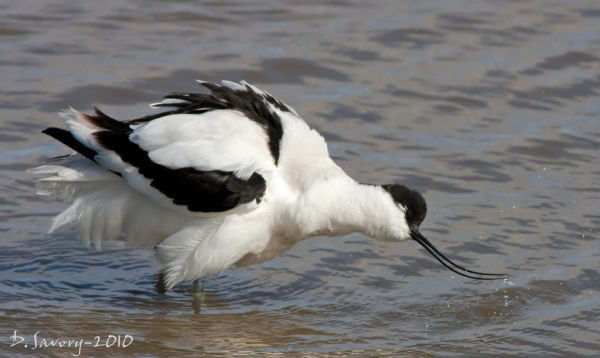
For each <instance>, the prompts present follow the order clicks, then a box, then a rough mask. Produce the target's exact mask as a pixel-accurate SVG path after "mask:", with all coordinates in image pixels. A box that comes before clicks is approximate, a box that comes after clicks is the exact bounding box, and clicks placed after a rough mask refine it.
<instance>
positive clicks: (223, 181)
mask: <svg viewBox="0 0 600 358" xmlns="http://www.w3.org/2000/svg"><path fill="white" fill-rule="evenodd" d="M199 82H200V83H201V84H202V85H203V86H204V87H206V88H207V89H208V91H207V92H206V93H172V94H169V95H167V96H165V99H164V100H163V101H162V102H160V103H155V104H153V105H152V106H153V107H155V108H164V110H163V111H162V112H160V113H157V114H153V115H147V116H143V117H139V118H135V119H132V120H128V121H119V120H115V119H113V118H111V117H109V116H107V115H106V114H104V113H102V112H101V111H100V110H98V109H95V114H93V115H88V114H84V113H81V112H78V111H76V110H74V109H71V110H70V111H67V112H64V113H61V116H62V118H63V119H64V120H65V122H66V123H67V125H68V127H69V130H65V129H60V128H48V129H45V130H44V131H43V132H44V133H46V134H48V135H50V136H52V137H53V138H55V139H57V140H58V141H60V142H62V143H64V144H65V145H67V146H69V147H71V148H72V149H74V150H75V151H76V153H73V154H72V155H69V156H67V157H66V158H64V159H63V161H64V162H63V163H61V164H60V165H44V166H41V167H38V168H35V169H32V170H30V171H31V172H32V173H34V174H43V175H45V177H42V178H40V179H38V193H40V194H45V195H53V196H55V197H58V198H60V199H63V200H65V201H68V202H71V205H70V206H69V207H68V208H67V209H66V210H64V211H63V212H62V213H60V214H59V215H58V216H57V217H55V218H54V219H53V223H52V226H51V229H50V231H53V230H55V229H57V228H59V227H61V226H63V225H66V224H75V225H76V226H78V227H79V230H80V233H81V236H82V238H83V239H84V240H85V241H87V242H88V243H91V244H93V245H95V246H98V247H99V246H100V245H101V243H102V241H104V240H111V239H116V238H117V237H120V236H123V237H124V238H125V240H126V241H127V242H128V243H129V244H132V245H135V246H146V247H154V248H155V250H156V255H157V258H158V261H159V263H160V264H161V265H162V267H161V269H162V272H163V273H164V275H165V278H166V284H167V286H168V287H172V286H173V285H175V284H177V283H178V282H180V281H183V280H198V279H199V278H201V277H204V276H208V275H213V274H216V273H219V272H221V271H222V270H225V269H226V268H228V267H231V266H244V265H249V264H255V263H260V262H264V261H266V260H269V259H271V258H273V257H275V256H277V255H279V254H280V253H281V252H283V251H284V250H286V249H288V248H289V247H291V246H292V245H294V244H295V243H296V242H298V241H300V240H303V239H306V238H308V237H311V236H316V235H328V236H338V235H345V234H348V233H351V232H362V233H364V234H365V235H368V236H371V237H374V238H378V239H384V240H397V241H402V240H407V239H413V240H415V241H416V242H418V243H419V244H420V245H421V246H423V247H424V248H425V250H427V251H428V252H429V253H430V254H431V255H432V256H433V257H434V258H435V259H437V260H438V261H439V262H440V263H442V264H443V265H444V266H446V267H447V268H448V269H450V270H452V271H454V272H455V273H457V274H459V275H461V276H465V277H469V278H473V279H479V280H489V279H503V278H504V276H505V275H504V274H494V273H484V272H477V271H472V270H469V269H466V268H464V267H463V266H460V265H457V264H455V263H454V262H452V261H451V260H450V259H448V258H447V257H446V256H444V255H443V254H442V253H441V252H440V251H439V250H438V249H436V248H435V247H434V246H433V244H432V243H431V242H430V241H429V240H427V239H426V238H425V237H424V236H423V235H422V234H421V233H420V232H419V230H418V228H419V225H420V224H421V222H422V221H423V219H425V214H426V211H427V206H426V204H425V200H424V199H423V197H422V196H421V194H419V193H418V192H416V191H414V190H411V189H409V188H407V187H405V186H403V185H400V184H390V185H369V184H360V183H357V182H356V181H354V180H353V179H352V178H350V177H349V176H348V175H347V174H346V173H345V172H344V171H343V170H342V169H341V168H340V167H339V166H337V165H336V164H335V163H334V162H333V160H332V159H331V158H330V157H329V153H328V150H327V145H326V143H325V140H324V139H323V137H322V136H321V135H319V133H317V132H316V131H315V130H313V129H311V128H310V127H309V126H308V125H307V124H306V122H304V120H302V118H300V116H299V115H298V114H297V113H296V111H294V109H292V108H291V107H290V106H288V105H286V104H284V103H283V102H281V101H279V100H277V99H275V98H274V97H273V96H271V95H270V94H269V93H267V92H264V91H261V90H260V89H258V88H256V87H255V86H252V85H250V84H248V83H246V82H240V83H234V82H229V81H223V82H222V84H220V85H219V84H212V83H207V82H201V81H199ZM196 282H197V281H196Z"/></svg>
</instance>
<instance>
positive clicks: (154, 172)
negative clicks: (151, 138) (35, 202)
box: [44, 109, 266, 212]
mask: <svg viewBox="0 0 600 358" xmlns="http://www.w3.org/2000/svg"><path fill="white" fill-rule="evenodd" d="M95 111H96V114H95V115H94V116H92V115H83V116H84V117H83V118H84V119H86V120H87V121H89V122H90V123H91V124H93V125H94V126H96V127H98V128H99V130H98V131H97V132H95V133H94V134H93V135H94V137H95V138H96V140H97V142H98V143H99V144H100V145H101V146H103V147H104V148H106V149H108V150H111V151H113V152H115V153H117V154H118V155H119V156H120V157H121V159H122V160H123V161H124V162H127V163H129V164H131V165H133V166H134V167H136V168H138V171H139V173H140V174H141V175H143V176H144V177H146V178H148V179H149V180H150V184H151V185H152V186H153V187H154V188H156V189H158V190H159V191H160V192H161V193H163V194H164V195H165V196H167V197H169V198H171V199H172V200H173V203H174V204H176V205H183V206H186V207H187V208H188V209H189V210H190V211H193V212H221V211H226V210H229V209H233V208H234V207H236V206H237V205H239V204H244V203H249V202H251V201H252V200H257V201H259V200H260V199H261V198H262V196H263V194H264V192H265V189H266V182H265V180H264V178H263V177H262V176H261V175H260V174H258V173H253V174H252V176H250V178H248V179H247V180H243V179H240V178H238V177H236V176H235V175H234V174H233V173H232V172H225V171H220V170H211V171H199V170H196V169H194V168H179V169H171V168H167V167H165V166H162V165H160V164H157V163H155V162H153V161H152V160H151V159H150V157H149V156H148V153H147V152H146V151H144V150H143V149H142V148H140V147H139V146H138V145H137V144H135V143H132V142H131V141H129V134H130V133H131V132H132V129H131V128H130V126H129V125H128V124H127V123H124V122H120V121H117V120H116V119H113V118H110V117H108V116H107V115H105V114H104V113H102V112H100V111H99V110H98V109H95ZM44 133H47V134H49V135H50V136H52V137H54V138H56V139H58V140H59V141H61V142H63V143H65V144H66V145H68V146H70V147H71V148H73V149H75V150H76V151H78V152H80V153H81V154H83V155H84V156H86V157H87V158H90V159H92V160H94V156H95V155H96V152H95V151H94V150H92V149H90V148H87V147H85V146H84V145H83V144H81V143H80V142H78V141H77V140H76V139H75V138H74V137H73V135H71V133H69V132H67V131H65V130H62V129H58V128H48V129H47V130H45V131H44ZM117 174H119V173H117Z"/></svg>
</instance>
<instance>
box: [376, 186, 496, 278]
mask: <svg viewBox="0 0 600 358" xmlns="http://www.w3.org/2000/svg"><path fill="white" fill-rule="evenodd" d="M382 188H383V189H384V190H385V191H387V193H388V194H389V195H390V196H391V198H392V200H393V201H394V202H395V203H396V205H397V206H399V208H400V210H401V211H402V212H403V217H402V218H401V219H400V220H403V224H404V225H400V226H401V227H403V228H408V231H406V230H401V234H399V236H402V237H397V238H396V239H400V240H402V239H407V238H409V237H410V238H411V239H413V240H415V241H416V242H418V243H419V244H420V245H421V246H423V248H425V250H427V252H429V253H430V254H431V256H433V257H434V258H435V259H436V260H438V261H439V262H440V263H441V264H442V265H444V266H445V267H446V268H448V269H449V270H451V271H453V272H455V273H457V274H459V275H461V276H465V277H468V278H472V279H477V280H496V279H504V278H505V277H506V274H496V273H485V272H478V271H472V270H469V269H467V268H465V267H463V266H460V265H458V264H456V263H454V262H453V261H451V260H450V259H449V258H447V257H446V256H445V255H444V254H442V253H441V252H440V251H439V250H438V249H437V248H436V247H435V246H433V244H432V243H431V242H430V241H429V240H428V239H427V238H426V237H425V236H423V234H421V232H419V226H420V225H421V223H422V222H423V220H425V216H426V215H427V204H426V203H425V198H423V196H422V195H421V194H420V193H419V192H418V191H416V190H412V189H409V188H407V187H406V186H404V185H400V184H388V185H382Z"/></svg>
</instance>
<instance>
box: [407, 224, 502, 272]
mask: <svg viewBox="0 0 600 358" xmlns="http://www.w3.org/2000/svg"><path fill="white" fill-rule="evenodd" d="M410 237H411V238H412V239H413V240H415V241H416V242H418V243H419V244H420V245H421V246H423V247H424V248H425V250H427V252H429V253H430V254H431V256H433V257H435V259H436V260H438V261H439V262H440V263H441V264H442V265H444V266H446V268H448V269H449V270H450V271H453V272H455V273H457V274H459V275H461V276H464V277H468V278H472V279H475V280H503V279H505V278H506V277H507V275H506V274H505V273H485V272H479V271H472V270H469V269H466V268H464V267H462V266H460V265H458V264H456V263H454V262H453V261H452V260H450V259H449V258H447V257H446V256H445V255H444V254H442V253H441V252H440V251H439V250H438V249H437V248H436V247H435V246H433V244H432V243H431V242H430V241H429V240H427V238H426V237H425V236H423V234H421V233H420V232H419V230H417V229H411V230H410ZM470 274H473V275H470ZM474 275H479V276H474ZM480 276H487V277H480Z"/></svg>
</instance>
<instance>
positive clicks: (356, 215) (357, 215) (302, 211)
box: [294, 176, 402, 239]
mask: <svg viewBox="0 0 600 358" xmlns="http://www.w3.org/2000/svg"><path fill="white" fill-rule="evenodd" d="M401 215H402V212H401V211H400V209H398V208H397V207H396V205H395V204H394V203H393V201H392V200H391V198H390V197H389V195H387V194H386V192H385V191H384V190H383V189H382V188H381V187H379V186H375V185H365V184H359V183H357V182H355V181H354V180H352V179H351V178H349V177H346V176H341V177H336V178H332V179H327V180H323V181H320V182H319V183H317V184H313V185H312V186H311V187H310V188H308V190H306V191H305V193H304V194H303V195H302V196H301V197H300V198H299V200H298V202H297V206H296V208H295V211H294V217H295V221H296V223H297V225H298V230H299V231H300V233H301V236H303V237H310V236H316V235H329V236H338V235H345V234H349V233H351V232H362V233H364V234H365V235H368V236H371V237H375V238H380V239H392V238H393V236H395V234H396V233H395V231H397V229H398V228H396V227H395V224H394V222H395V221H396V220H399V219H400V217H401Z"/></svg>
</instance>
